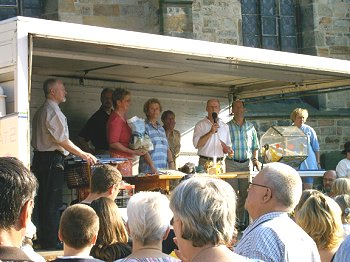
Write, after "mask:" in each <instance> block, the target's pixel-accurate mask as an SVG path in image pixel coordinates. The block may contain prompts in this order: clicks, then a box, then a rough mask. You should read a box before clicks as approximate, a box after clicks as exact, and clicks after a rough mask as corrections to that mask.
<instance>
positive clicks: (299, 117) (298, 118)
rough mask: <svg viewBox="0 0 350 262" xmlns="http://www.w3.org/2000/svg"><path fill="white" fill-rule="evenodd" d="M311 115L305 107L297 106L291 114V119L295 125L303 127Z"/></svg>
mask: <svg viewBox="0 0 350 262" xmlns="http://www.w3.org/2000/svg"><path fill="white" fill-rule="evenodd" d="M308 116H309V112H308V111H307V109H304V108H295V109H294V110H293V111H292V113H291V114H290V119H291V120H292V121H293V123H294V125H296V126H297V127H301V125H302V124H304V123H305V122H306V120H307V118H308Z"/></svg>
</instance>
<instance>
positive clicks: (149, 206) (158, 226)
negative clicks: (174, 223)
mask: <svg viewBox="0 0 350 262" xmlns="http://www.w3.org/2000/svg"><path fill="white" fill-rule="evenodd" d="M127 215H128V222H127V228H128V231H129V235H130V237H131V238H132V239H133V241H137V242H138V243H140V245H142V246H147V245H152V244H158V243H161V242H162V240H163V239H166V237H167V235H168V233H169V228H170V219H171V218H172V216H173V214H172V212H171V210H170V208H169V200H168V198H167V197H166V196H165V195H163V194H161V193H160V192H139V193H136V194H135V195H133V196H132V197H131V198H130V200H129V202H128V206H127Z"/></svg>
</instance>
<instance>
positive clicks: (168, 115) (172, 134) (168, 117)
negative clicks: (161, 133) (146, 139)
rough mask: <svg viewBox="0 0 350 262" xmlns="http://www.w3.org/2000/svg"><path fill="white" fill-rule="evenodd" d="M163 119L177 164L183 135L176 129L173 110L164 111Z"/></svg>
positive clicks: (170, 147)
mask: <svg viewBox="0 0 350 262" xmlns="http://www.w3.org/2000/svg"><path fill="white" fill-rule="evenodd" d="M161 119H162V122H163V128H164V130H165V134H166V137H167V139H168V144H169V149H170V151H171V155H172V157H173V160H174V166H176V158H177V157H178V156H179V153H180V147H181V144H180V138H181V135H180V132H179V131H178V130H175V124H176V121H175V114H174V112H173V111H171V110H167V111H164V112H163V114H162V117H161Z"/></svg>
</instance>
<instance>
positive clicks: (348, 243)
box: [333, 236, 350, 262]
mask: <svg viewBox="0 0 350 262" xmlns="http://www.w3.org/2000/svg"><path fill="white" fill-rule="evenodd" d="M345 261H350V236H348V237H347V238H345V240H344V241H343V243H341V245H340V247H339V248H338V250H337V252H336V253H335V256H334V260H333V262H345Z"/></svg>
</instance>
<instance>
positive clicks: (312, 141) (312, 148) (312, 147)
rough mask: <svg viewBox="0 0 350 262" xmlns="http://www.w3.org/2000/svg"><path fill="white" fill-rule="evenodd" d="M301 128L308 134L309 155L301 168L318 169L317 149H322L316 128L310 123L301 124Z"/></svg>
mask: <svg viewBox="0 0 350 262" xmlns="http://www.w3.org/2000/svg"><path fill="white" fill-rule="evenodd" d="M300 129H301V130H302V131H303V132H304V134H305V135H307V142H308V143H307V151H308V157H307V158H306V159H305V160H304V161H303V162H302V163H301V164H300V167H299V170H318V165H317V159H316V154H315V152H316V151H320V145H319V143H318V140H317V135H316V132H315V130H314V129H313V128H312V127H311V126H308V125H305V124H303V125H301V127H300Z"/></svg>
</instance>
